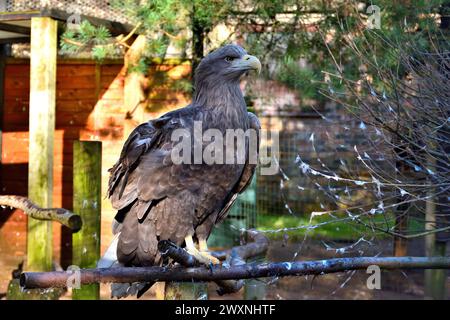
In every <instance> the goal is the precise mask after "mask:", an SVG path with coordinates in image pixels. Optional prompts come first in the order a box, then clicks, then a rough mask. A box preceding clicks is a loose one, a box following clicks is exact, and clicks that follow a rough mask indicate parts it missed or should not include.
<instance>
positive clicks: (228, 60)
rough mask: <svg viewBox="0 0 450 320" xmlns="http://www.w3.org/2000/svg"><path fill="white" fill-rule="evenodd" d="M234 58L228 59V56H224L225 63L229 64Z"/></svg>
mask: <svg viewBox="0 0 450 320" xmlns="http://www.w3.org/2000/svg"><path fill="white" fill-rule="evenodd" d="M234 59H235V58H234V57H230V56H226V57H225V61H227V62H231V61H233V60H234Z"/></svg>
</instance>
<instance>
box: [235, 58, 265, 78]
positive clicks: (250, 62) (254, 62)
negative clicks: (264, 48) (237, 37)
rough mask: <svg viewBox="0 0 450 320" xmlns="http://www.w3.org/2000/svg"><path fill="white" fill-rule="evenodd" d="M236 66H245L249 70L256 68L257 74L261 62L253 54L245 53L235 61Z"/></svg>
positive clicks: (259, 70)
mask: <svg viewBox="0 0 450 320" xmlns="http://www.w3.org/2000/svg"><path fill="white" fill-rule="evenodd" d="M236 62H237V64H238V66H239V67H241V68H247V69H251V70H256V71H257V72H258V74H259V73H260V72H261V62H260V61H259V59H258V58H257V57H255V56H251V55H249V54H246V55H245V56H243V57H242V58H241V59H240V60H239V61H236Z"/></svg>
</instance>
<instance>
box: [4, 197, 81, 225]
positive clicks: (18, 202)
mask: <svg viewBox="0 0 450 320" xmlns="http://www.w3.org/2000/svg"><path fill="white" fill-rule="evenodd" d="M0 206H8V207H13V208H16V209H20V210H22V211H23V212H24V213H25V214H26V215H28V216H30V217H32V218H33V219H37V220H52V221H58V222H59V223H61V224H63V225H65V226H66V227H69V228H70V229H72V231H74V232H76V231H78V230H80V229H81V226H82V221H81V217H80V216H79V215H77V214H75V213H73V212H71V211H69V210H67V209H63V208H41V207H39V206H37V205H36V204H34V203H33V202H32V201H31V200H30V199H28V198H26V197H21V196H0Z"/></svg>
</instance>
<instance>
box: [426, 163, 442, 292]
mask: <svg viewBox="0 0 450 320" xmlns="http://www.w3.org/2000/svg"><path fill="white" fill-rule="evenodd" d="M428 168H430V170H433V171H434V170H439V169H438V168H436V159H435V158H433V157H431V156H430V157H428ZM429 181H430V183H434V182H435V181H432V180H431V179H430V180H429ZM435 192H436V190H434V189H431V190H430V191H429V198H428V200H427V201H426V205H425V230H427V231H432V230H434V229H436V223H437V221H436V211H437V209H438V208H437V205H436V203H437V202H439V199H436V197H434V194H435ZM436 238H437V237H436V233H430V234H427V235H426V236H425V254H426V256H427V257H435V256H444V257H445V253H446V243H445V242H442V241H437V239H436ZM424 280H425V281H424V282H425V283H424V286H425V299H434V300H444V299H446V285H447V270H443V269H427V270H425V279H424Z"/></svg>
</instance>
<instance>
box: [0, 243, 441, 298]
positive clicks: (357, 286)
mask: <svg viewBox="0 0 450 320" xmlns="http://www.w3.org/2000/svg"><path fill="white" fill-rule="evenodd" d="M351 245H352V243H346V242H338V243H336V242H334V243H332V242H328V241H322V240H307V241H304V242H291V243H287V244H283V242H281V241H273V242H272V243H271V244H270V247H269V250H268V253H267V257H266V261H273V262H280V261H300V260H317V259H327V258H337V257H352V256H376V255H380V256H388V255H392V242H391V241H387V240H384V241H381V242H377V243H372V244H368V243H366V242H361V243H360V244H358V245H357V246H355V247H353V248H347V249H346V252H345V253H340V252H339V251H338V252H336V250H331V249H330V247H332V248H334V249H338V248H343V247H348V246H351ZM327 246H329V247H328V249H327ZM299 249H300V250H299ZM423 251H424V249H423V244H422V241H415V242H412V243H411V244H410V245H409V252H408V255H411V256H423V255H424V252H423ZM295 253H298V255H297V257H296V258H295V259H293V257H294V255H295ZM447 256H450V246H449V248H448V252H447ZM368 277H369V274H367V273H366V272H365V271H356V272H345V273H336V274H327V275H321V276H317V277H313V276H309V277H284V278H279V279H264V281H263V282H262V281H257V284H258V285H261V286H260V289H261V288H262V290H263V295H262V296H263V297H264V299H301V300H307V299H351V300H353V299H364V300H365V299H383V300H385V299H387V300H391V299H408V300H420V299H424V288H423V279H424V271H421V270H407V271H401V270H394V271H382V274H381V289H380V290H377V289H374V290H370V289H368V288H367V285H366V283H367V278H368ZM447 292H448V293H449V296H448V298H449V299H450V274H449V276H448V277H447ZM4 294H5V292H0V299H1V298H3V299H4V298H5V297H4ZM109 294H110V293H109V285H107V284H104V285H103V284H102V285H101V298H102V299H109ZM208 294H209V299H214V300H217V299H227V300H228V299H243V297H244V290H241V291H240V292H238V293H235V294H232V295H225V296H222V297H221V296H218V295H217V293H216V285H215V284H214V283H211V284H209V285H208ZM61 299H70V293H66V294H65V295H64V296H63V297H61ZM141 299H156V292H155V290H154V289H153V288H152V289H151V290H150V291H149V292H148V293H146V294H145V295H144V296H143V297H142V298H141Z"/></svg>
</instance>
